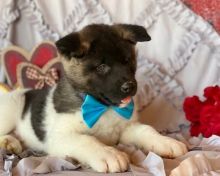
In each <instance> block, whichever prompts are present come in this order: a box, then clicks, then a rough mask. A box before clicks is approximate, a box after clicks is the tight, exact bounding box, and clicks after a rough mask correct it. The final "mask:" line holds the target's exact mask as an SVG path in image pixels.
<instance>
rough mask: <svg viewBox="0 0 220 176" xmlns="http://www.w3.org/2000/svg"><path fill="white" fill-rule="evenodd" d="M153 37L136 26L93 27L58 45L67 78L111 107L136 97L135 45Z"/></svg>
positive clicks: (79, 89)
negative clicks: (128, 98)
mask: <svg viewBox="0 0 220 176" xmlns="http://www.w3.org/2000/svg"><path fill="white" fill-rule="evenodd" d="M149 40H150V36H149V35H148V34H147V32H146V30H145V29H144V28H143V27H141V26H136V25H112V26H109V25H95V24H94V25H89V26H86V27H85V28H83V29H82V30H81V31H79V32H76V33H71V34H69V35H67V36H65V37H64V38H62V39H60V40H59V41H57V42H56V46H57V48H58V51H59V52H60V54H61V56H62V62H63V65H64V70H65V74H66V77H67V79H68V80H69V82H70V83H71V85H72V86H73V87H74V88H75V89H76V90H77V91H80V92H84V93H87V94H90V95H92V96H94V97H95V98H97V99H98V100H100V101H102V102H103V103H105V104H107V105H116V106H118V105H120V104H121V103H122V101H123V100H124V99H125V98H127V97H130V96H133V95H135V93H136V90H137V82H136V80H135V71H136V58H135V49H134V47H135V44H136V42H139V41H149Z"/></svg>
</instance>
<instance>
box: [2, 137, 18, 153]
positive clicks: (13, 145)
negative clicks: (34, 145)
mask: <svg viewBox="0 0 220 176" xmlns="http://www.w3.org/2000/svg"><path fill="white" fill-rule="evenodd" d="M0 148H3V149H5V150H7V151H10V152H12V153H16V154H19V153H21V152H22V146H21V143H20V142H19V140H17V139H16V138H15V137H13V136H11V135H5V136H0Z"/></svg>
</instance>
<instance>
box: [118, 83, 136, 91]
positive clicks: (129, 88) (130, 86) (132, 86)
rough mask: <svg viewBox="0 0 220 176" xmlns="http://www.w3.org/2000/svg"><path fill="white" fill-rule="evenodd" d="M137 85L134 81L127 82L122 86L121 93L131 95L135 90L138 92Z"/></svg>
mask: <svg viewBox="0 0 220 176" xmlns="http://www.w3.org/2000/svg"><path fill="white" fill-rule="evenodd" d="M136 87H137V84H136V83H135V82H133V81H127V82H125V83H124V84H122V86H121V91H122V92H123V93H131V92H133V91H134V90H135V91H136Z"/></svg>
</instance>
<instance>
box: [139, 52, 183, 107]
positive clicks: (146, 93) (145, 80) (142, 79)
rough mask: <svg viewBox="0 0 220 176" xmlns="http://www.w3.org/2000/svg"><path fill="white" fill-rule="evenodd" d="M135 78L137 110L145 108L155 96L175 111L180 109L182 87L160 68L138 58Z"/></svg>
mask: <svg viewBox="0 0 220 176" xmlns="http://www.w3.org/2000/svg"><path fill="white" fill-rule="evenodd" d="M137 68H138V69H137V73H136V78H137V80H138V85H139V86H138V91H137V92H138V93H137V99H138V103H139V104H138V110H139V111H141V110H142V109H144V108H146V107H147V106H148V105H150V103H151V102H152V101H153V100H154V98H155V97H156V96H158V95H159V94H162V95H163V96H164V98H165V99H166V100H167V101H168V102H169V103H170V104H171V105H172V106H174V108H176V109H177V110H181V109H182V101H183V97H184V95H185V94H184V90H183V87H182V86H181V85H180V84H179V83H178V82H177V81H176V80H175V79H173V78H172V77H170V76H169V75H168V74H167V73H166V72H165V71H163V70H162V69H161V67H160V66H159V65H157V64H155V63H152V62H150V61H149V60H147V59H143V56H142V57H141V56H140V57H138V65H137Z"/></svg>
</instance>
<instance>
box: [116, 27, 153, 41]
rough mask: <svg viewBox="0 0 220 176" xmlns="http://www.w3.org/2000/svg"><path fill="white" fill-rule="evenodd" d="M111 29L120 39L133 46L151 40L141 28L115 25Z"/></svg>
mask: <svg viewBox="0 0 220 176" xmlns="http://www.w3.org/2000/svg"><path fill="white" fill-rule="evenodd" d="M113 28H114V29H115V30H116V31H117V32H118V34H119V35H120V36H121V37H122V38H124V39H125V40H128V41H130V42H131V43H133V44H136V43H137V42H145V41H150V40H151V37H150V36H149V34H148V33H147V31H146V29H145V28H144V27H143V26H138V25H132V24H116V25H113Z"/></svg>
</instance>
